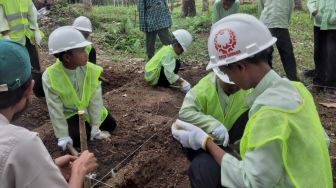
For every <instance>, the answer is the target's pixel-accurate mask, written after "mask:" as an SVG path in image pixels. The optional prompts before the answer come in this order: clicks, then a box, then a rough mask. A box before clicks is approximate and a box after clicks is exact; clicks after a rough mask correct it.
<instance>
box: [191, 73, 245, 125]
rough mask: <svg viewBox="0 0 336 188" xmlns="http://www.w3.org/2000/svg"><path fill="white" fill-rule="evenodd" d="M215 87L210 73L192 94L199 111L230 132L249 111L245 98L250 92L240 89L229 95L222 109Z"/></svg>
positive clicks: (213, 78) (214, 78)
mask: <svg viewBox="0 0 336 188" xmlns="http://www.w3.org/2000/svg"><path fill="white" fill-rule="evenodd" d="M216 85H217V83H216V75H215V74H214V72H211V73H209V74H208V75H207V76H206V77H204V78H202V79H201V80H200V81H199V82H198V84H197V85H196V86H194V87H193V88H192V92H193V93H194V95H195V100H196V102H197V104H198V105H199V107H200V111H201V112H202V113H204V114H206V115H211V116H212V117H214V118H215V119H216V120H218V121H219V122H221V123H223V124H224V126H225V127H226V128H227V129H228V130H230V129H231V128H232V126H233V124H234V123H235V122H236V121H237V119H238V118H239V117H240V116H241V115H242V114H243V113H244V112H246V111H247V110H248V109H249V107H248V105H247V104H246V96H247V95H248V94H249V93H250V91H249V90H242V89H241V90H239V91H237V92H235V93H233V94H231V95H230V96H229V103H228V104H227V106H226V107H225V109H223V108H222V106H221V103H220V100H219V95H218V91H217V87H216Z"/></svg>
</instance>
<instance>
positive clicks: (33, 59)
mask: <svg viewBox="0 0 336 188" xmlns="http://www.w3.org/2000/svg"><path fill="white" fill-rule="evenodd" d="M26 48H27V50H28V53H29V58H30V64H31V66H32V68H33V70H32V77H33V79H34V81H35V85H34V88H33V91H34V94H35V96H36V97H44V91H43V87H42V72H41V66H40V60H39V55H38V51H37V50H38V49H37V47H36V46H35V45H32V44H31V43H30V40H29V39H28V38H26Z"/></svg>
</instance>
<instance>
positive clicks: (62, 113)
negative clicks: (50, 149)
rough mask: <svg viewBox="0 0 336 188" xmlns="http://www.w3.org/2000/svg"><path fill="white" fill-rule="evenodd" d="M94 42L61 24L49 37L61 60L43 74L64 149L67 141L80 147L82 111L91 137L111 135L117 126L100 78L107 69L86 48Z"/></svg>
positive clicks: (53, 119) (59, 140)
mask: <svg viewBox="0 0 336 188" xmlns="http://www.w3.org/2000/svg"><path fill="white" fill-rule="evenodd" d="M90 44H91V42H89V41H87V40H85V38H84V37H83V35H82V34H81V33H80V32H79V31H78V30H76V29H75V28H73V27H71V26H64V27H60V28H58V29H56V30H54V31H53V32H52V33H51V34H50V37H49V41H48V46H49V53H50V54H54V56H55V57H56V58H58V59H57V60H56V63H55V64H53V65H52V66H50V67H48V68H47V70H46V71H45V72H44V73H43V77H42V78H43V79H42V80H43V89H44V92H45V94H46V100H47V105H48V110H49V115H50V119H51V122H52V125H53V128H54V132H55V135H56V137H57V138H58V146H59V147H61V148H62V149H63V150H65V149H66V145H67V144H73V145H74V146H75V147H79V146H80V137H79V116H78V111H80V110H83V111H85V120H86V121H85V125H86V132H87V134H88V135H87V138H88V139H90V140H94V139H103V138H108V137H109V136H110V134H109V132H111V131H113V130H114V129H115V127H116V122H115V120H114V118H113V117H112V116H111V114H110V113H109V112H108V111H107V109H106V108H105V107H104V106H103V99H102V90H101V83H100V81H99V80H98V79H99V76H100V74H101V73H102V70H103V69H102V68H101V67H100V66H97V65H94V64H92V63H90V62H88V61H87V60H88V55H87V53H86V52H85V47H86V46H87V45H90ZM102 130H103V132H102ZM105 131H108V132H105Z"/></svg>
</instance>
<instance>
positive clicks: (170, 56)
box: [145, 29, 192, 93]
mask: <svg viewBox="0 0 336 188" xmlns="http://www.w3.org/2000/svg"><path fill="white" fill-rule="evenodd" d="M173 35H174V40H173V43H172V44H171V45H169V46H168V45H167V46H163V47H162V48H161V49H160V50H159V51H158V52H157V53H156V54H155V55H154V57H152V58H151V59H150V60H149V61H148V62H147V64H146V66H145V79H146V81H147V82H148V83H149V84H150V85H152V86H156V85H157V86H163V87H170V86H172V87H179V88H180V89H181V90H182V91H183V92H185V93H186V92H188V91H189V90H190V88H191V85H190V84H189V82H187V81H186V80H184V79H183V78H181V77H180V76H179V75H178V74H177V73H178V71H179V69H180V60H178V59H177V58H178V56H179V55H181V54H182V53H183V52H185V51H187V48H188V46H189V45H190V44H191V42H192V36H191V34H190V33H189V32H188V31H186V30H184V29H178V30H176V31H174V32H173Z"/></svg>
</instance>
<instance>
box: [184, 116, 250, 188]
mask: <svg viewBox="0 0 336 188" xmlns="http://www.w3.org/2000/svg"><path fill="white" fill-rule="evenodd" d="M247 121H248V110H247V111H246V112H245V113H243V114H242V115H241V116H240V117H239V118H238V119H237V121H236V122H235V123H234V125H233V126H232V128H231V129H230V131H229V135H230V144H233V143H234V142H236V141H237V140H240V139H241V137H242V136H243V133H244V130H245V126H246V123H247ZM220 147H222V146H220ZM222 148H223V147H222ZM224 150H225V151H226V152H229V153H230V152H233V151H232V149H231V148H229V147H227V148H224ZM184 152H185V153H186V155H187V158H188V160H189V161H191V165H190V167H189V171H188V175H189V180H190V185H191V187H192V188H213V187H222V185H221V175H220V174H221V170H220V165H219V164H217V162H216V160H215V159H214V158H213V157H212V155H211V154H210V153H208V152H206V151H204V150H203V149H200V150H197V151H194V150H192V149H186V148H184Z"/></svg>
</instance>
